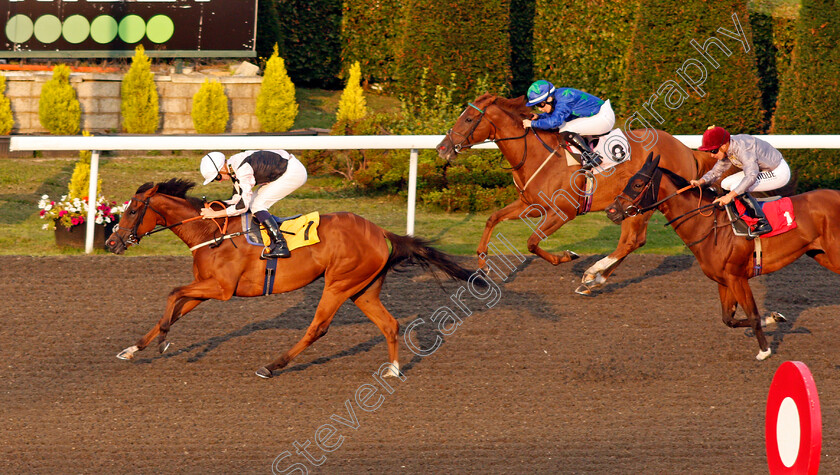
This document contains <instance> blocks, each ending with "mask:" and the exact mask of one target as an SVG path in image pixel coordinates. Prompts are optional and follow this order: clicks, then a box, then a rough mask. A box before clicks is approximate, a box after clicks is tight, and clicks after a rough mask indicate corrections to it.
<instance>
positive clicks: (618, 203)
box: [607, 156, 840, 360]
mask: <svg viewBox="0 0 840 475" xmlns="http://www.w3.org/2000/svg"><path fill="white" fill-rule="evenodd" d="M651 157H652V156H649V157H648V159H647V161H646V162H645V165H644V166H643V167H642V169H641V170H639V171H638V173H636V174H635V175H634V176H633V177H632V178H631V179H630V181H629V183H627V186H626V187H625V188H624V191H623V192H622V193H621V194H620V195H618V197H617V198H616V199H615V203H614V204H613V205H612V206H610V207H609V208H608V210H607V213H608V215H609V217H610V219H612V220H613V221H615V222H621V221H622V219H624V218H625V217H628V216H633V215H634V214H637V213H641V212H647V211H649V210H652V209H659V211H661V212H662V214H664V215H665V217H666V218H667V219H668V220H669V221H670V222H671V225H672V226H673V228H674V230H675V231H676V232H677V235H679V237H680V238H681V239H682V240H683V241H684V242H685V243H686V245H687V246H688V248H689V249H691V252H692V253H694V256H695V257H696V258H697V262H699V263H700V268H701V269H702V270H703V273H705V274H706V276H707V277H708V278H710V279H712V280H714V281H715V282H717V283H718V291H719V293H720V304H721V309H722V311H723V322H724V323H725V324H726V325H727V326H729V327H732V328H737V327H750V328H752V330H753V332H754V333H755V338H756V340H758V346H759V347H760V349H761V351H759V353H758V355H756V359H758V360H763V359H765V358H767V357H769V356H770V353H771V351H770V348H769V347H768V345H767V339H766V338H765V336H764V332H763V330H762V327H763V326H764V325H763V324H764V323H766V321H763V319H762V318H760V317H759V314H758V307H757V305H756V303H755V298H754V297H753V294H752V290H751V289H750V284H749V282H748V281H749V279H750V278H752V277H755V275H756V265H755V264H756V263H755V256H754V252H755V250H756V242H757V241H758V240H755V241H749V240H747V239H746V238H744V237H739V236H736V235H735V234H734V232H733V231H732V227H731V225H730V224H731V222H730V220H729V218H728V216H727V214H726V211H725V210H724V209H720V208H717V207H716V206H714V205H712V201H713V200H714V198H715V197H714V196H711V193H703V192H701V191H699V190H697V189H693V190H690V189H689V188H688V182H687V181H686V180H685V179H684V178H682V177H681V176H679V175H677V174H676V173H674V172H672V171H671V170H668V169H665V168H662V167H660V162H659V157H656V159H652V158H651ZM683 191H690V192H689V193H682V192H683ZM790 199H791V202H792V204H793V210H794V213H793V214H794V216H795V217H796V223H797V227H796V228H794V229H791V230H789V231H786V232H785V233H784V234H778V235H775V236H772V237H769V238H759V240H760V245H761V249H762V257H761V260H760V267H758V269H759V272H760V273H762V274H766V273H770V272H775V271H777V270H779V269H781V268H782V267H785V266H786V265H788V264H790V263H791V262H793V261H795V260H796V259H798V258H799V257H800V256H802V255H803V254H807V255H808V256H809V257H812V258H813V259H814V260H815V261H817V262H818V263H819V264H820V265H822V266H823V267H825V268H826V269H829V270H831V271H834V272H836V273H838V274H840V191H837V190H814V191H809V192H807V193H803V194H801V195H795V196H791V197H790ZM707 210H708V213H709V214H706V211H707ZM738 304H740V305H741V307H743V309H744V312H745V313H746V314H747V319H746V320H740V319H736V318H734V317H735V310H736V309H737V306H738ZM767 321H772V317H770V319H768V320H767Z"/></svg>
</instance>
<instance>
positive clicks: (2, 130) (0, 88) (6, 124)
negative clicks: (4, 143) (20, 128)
mask: <svg viewBox="0 0 840 475" xmlns="http://www.w3.org/2000/svg"><path fill="white" fill-rule="evenodd" d="M5 92H6V76H3V75H2V74H0V135H8V134H9V132H11V131H12V128H14V126H15V120H14V118H13V117H12V105H11V102H10V101H9V98H8V97H6V94H5Z"/></svg>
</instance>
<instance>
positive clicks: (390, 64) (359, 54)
mask: <svg viewBox="0 0 840 475" xmlns="http://www.w3.org/2000/svg"><path fill="white" fill-rule="evenodd" d="M400 16H401V12H400V2H399V1H398V0H381V1H377V2H371V1H369V0H346V1H345V2H344V5H343V7H342V22H341V63H342V70H343V71H345V72H346V71H347V70H348V69H349V67H350V66H351V65H352V64H353V63H355V62H356V61H358V62H359V64H360V65H361V67H362V79H363V80H364V82H366V83H372V82H374V83H388V82H390V81H391V80H392V79H393V74H394V71H393V69H394V48H395V41H396V38H397V30H398V28H399V26H398V24H399V23H398V20H397V19H398V18H400Z"/></svg>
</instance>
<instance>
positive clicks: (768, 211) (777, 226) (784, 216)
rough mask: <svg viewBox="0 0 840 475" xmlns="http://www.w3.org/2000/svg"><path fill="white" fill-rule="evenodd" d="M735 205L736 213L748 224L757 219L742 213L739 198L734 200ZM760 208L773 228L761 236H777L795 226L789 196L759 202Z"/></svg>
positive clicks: (742, 207)
mask: <svg viewBox="0 0 840 475" xmlns="http://www.w3.org/2000/svg"><path fill="white" fill-rule="evenodd" d="M735 207H736V208H737V209H738V215H740V216H741V219H743V220H744V222H745V223H747V224H748V225H750V226H752V225H753V224H755V223H756V222H757V221H758V220H757V219H755V218H750V217H749V216H745V215H744V211H745V210H744V205H742V204H741V201H740V200H737V199H736V200H735ZM761 209H762V211H764V215H765V216H767V222H769V223H770V226H771V227H772V228H773V230H772V231H770V232H769V233H767V234H765V235H763V236H761V237H763V238H768V237H773V236H777V235H779V234H782V233H785V232H787V231H790V230H791V229H795V228H796V226H797V224H796V216H794V214H793V202H792V201H791V200H790V198H781V199H778V200H773V201H764V202H761Z"/></svg>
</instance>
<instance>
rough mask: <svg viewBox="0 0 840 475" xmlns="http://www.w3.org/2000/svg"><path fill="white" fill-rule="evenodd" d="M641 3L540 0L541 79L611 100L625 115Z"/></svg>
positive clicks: (537, 54)
mask: <svg viewBox="0 0 840 475" xmlns="http://www.w3.org/2000/svg"><path fill="white" fill-rule="evenodd" d="M637 8H638V0H633V1H628V2H616V1H609V0H570V1H567V2H557V1H554V0H537V14H536V17H535V18H534V76H535V79H547V80H549V81H551V82H552V83H554V84H555V85H556V86H558V87H573V88H575V89H580V90H582V91H586V92H588V93H590V94H593V95H595V96H598V97H600V98H602V99H604V100H607V99H609V100H610V104H611V105H612V106H613V110H615V112H616V114H621V113H622V112H623V111H624V108H622V100H621V92H622V88H621V83H622V80H623V79H624V60H625V56H626V54H627V48H628V47H629V46H630V40H631V38H632V33H633V24H634V23H633V19H634V17H635V14H636V10H637ZM525 91H526V89H521V90H517V91H514V94H513V95H514V96H518V95H521V94H524V93H525Z"/></svg>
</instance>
